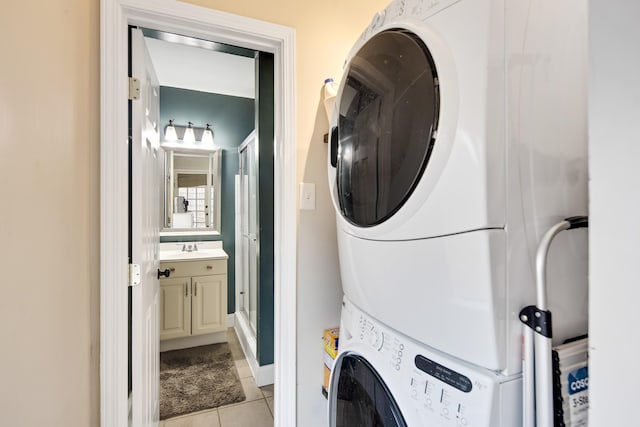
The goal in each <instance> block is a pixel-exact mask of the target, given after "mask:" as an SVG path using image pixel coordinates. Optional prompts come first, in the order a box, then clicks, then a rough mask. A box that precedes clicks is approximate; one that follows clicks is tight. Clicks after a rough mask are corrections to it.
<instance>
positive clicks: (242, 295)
mask: <svg viewBox="0 0 640 427" xmlns="http://www.w3.org/2000/svg"><path fill="white" fill-rule="evenodd" d="M256 142H257V139H256V133H255V130H254V131H253V132H252V133H251V134H249V136H248V137H247V138H246V139H245V141H244V142H243V143H242V144H241V145H240V147H238V157H239V164H240V171H239V172H240V184H239V187H240V188H239V191H240V195H239V197H240V217H241V218H240V225H241V227H240V232H239V236H240V239H241V241H242V242H244V229H243V228H242V225H243V222H244V219H245V218H244V211H243V210H242V209H243V207H247V206H245V205H244V196H245V187H244V182H243V173H242V172H243V170H244V168H243V166H244V163H243V157H242V153H243V152H244V151H247V150H250V146H252V147H253V150H252V151H249V152H248V153H247V155H252V156H253V162H254V165H255V168H254V173H255V174H256V177H255V179H256V182H255V184H256V188H255V191H256V202H255V220H256V224H255V233H253V234H254V236H255V239H254V246H255V257H256V264H255V269H256V271H255V275H256V283H255V289H254V294H255V298H256V319H255V324H253V323H252V318H251V313H250V312H249V311H247V310H246V308H247V305H248V306H249V309H250V307H251V294H249V295H247V294H246V290H247V289H246V286H247V285H248V286H249V287H250V286H251V283H248V284H247V277H246V276H245V269H244V268H245V265H244V264H245V261H248V259H249V258H250V257H251V252H250V248H251V242H250V239H251V234H252V233H249V232H248V233H247V234H248V236H247V239H248V241H247V244H248V247H249V254H248V256H247V259H245V252H244V246H243V245H241V248H240V250H241V254H242V255H241V256H240V259H237V258H236V262H238V263H239V264H240V265H239V270H241V273H240V278H241V281H240V283H241V286H237V287H236V311H237V312H239V314H240V315H244V316H245V317H246V319H245V320H246V321H247V323H248V325H249V327H250V328H251V329H252V331H253V334H254V337H255V338H257V335H258V319H257V309H258V308H257V304H258V301H257V294H258V287H259V286H260V275H259V274H258V272H259V271H260V227H259V222H260V206H259V204H258V200H259V197H260V194H259V188H258V184H259V179H260V177H259V175H258V171H259V169H260V166H259V158H258V152H257V151H256V150H257V145H256ZM247 186H250V183H248V184H247ZM247 191H249V190H247ZM249 221H250V218H249V219H248V220H247V222H249ZM248 226H250V224H248ZM249 231H250V230H249ZM237 244H238V242H236V245H237ZM248 276H249V279H248V280H249V282H250V280H251V271H249V272H248ZM237 277H238V276H236V283H238V280H237ZM250 290H251V289H250ZM247 300H248V301H247ZM240 301H242V303H241V305H242V308H243V310H240V304H239V302H240ZM252 350H253V352H254V356H256V357H257V353H256V343H253V347H252Z"/></svg>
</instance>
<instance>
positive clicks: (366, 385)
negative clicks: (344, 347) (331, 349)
mask: <svg viewBox="0 0 640 427" xmlns="http://www.w3.org/2000/svg"><path fill="white" fill-rule="evenodd" d="M334 369H336V373H337V375H338V378H337V380H336V381H337V384H336V385H332V393H331V395H330V396H329V399H331V402H330V408H331V409H330V418H331V419H330V426H331V427H352V426H367V427H406V426H407V424H406V423H405V421H404V418H403V417H402V414H401V413H400V409H399V408H398V405H397V404H396V401H395V400H394V398H393V396H392V395H391V393H390V392H389V389H388V388H387V386H386V385H385V383H384V382H383V381H382V379H381V378H380V375H378V373H377V372H376V371H375V370H374V369H373V367H372V366H371V365H370V364H369V363H368V362H367V361H366V360H365V359H364V358H363V357H362V356H359V355H355V354H346V355H345V356H344V357H342V358H340V359H339V360H337V361H336V366H335V368H334Z"/></svg>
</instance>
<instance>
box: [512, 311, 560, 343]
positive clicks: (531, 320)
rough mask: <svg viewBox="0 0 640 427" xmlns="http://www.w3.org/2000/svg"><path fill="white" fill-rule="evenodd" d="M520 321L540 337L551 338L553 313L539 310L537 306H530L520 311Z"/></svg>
mask: <svg viewBox="0 0 640 427" xmlns="http://www.w3.org/2000/svg"><path fill="white" fill-rule="evenodd" d="M520 321H521V322H522V323H524V324H525V325H527V326H528V327H530V328H531V329H533V330H534V331H535V332H537V333H538V334H540V335H543V336H545V337H547V338H551V337H552V335H553V332H552V330H551V312H550V311H543V310H540V309H538V307H536V306H535V305H528V306H526V307H525V308H523V309H522V310H520Z"/></svg>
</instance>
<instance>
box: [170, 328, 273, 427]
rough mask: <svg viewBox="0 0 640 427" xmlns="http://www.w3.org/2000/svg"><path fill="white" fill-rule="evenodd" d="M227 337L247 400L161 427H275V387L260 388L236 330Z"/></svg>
mask: <svg viewBox="0 0 640 427" xmlns="http://www.w3.org/2000/svg"><path fill="white" fill-rule="evenodd" d="M227 336H228V340H229V347H230V348H231V354H232V356H233V359H234V361H235V364H236V368H237V369H238V375H239V376H240V381H241V382H242V387H243V389H244V394H245V396H246V399H245V400H244V401H243V402H240V403H234V404H231V405H227V406H221V407H220V408H215V409H208V410H206V411H201V412H196V413H193V414H189V415H181V416H179V417H175V418H170V419H168V420H164V421H160V427H273V385H270V386H266V387H260V388H259V387H257V386H256V383H255V381H254V380H253V377H252V376H251V370H250V369H249V364H248V363H247V361H246V359H245V357H244V353H243V352H242V347H240V342H239V341H238V337H237V336H236V334H235V331H234V330H233V328H229V330H228V332H227Z"/></svg>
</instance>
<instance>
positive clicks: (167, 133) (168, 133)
mask: <svg viewBox="0 0 640 427" xmlns="http://www.w3.org/2000/svg"><path fill="white" fill-rule="evenodd" d="M164 139H165V141H177V140H178V135H177V134H176V128H175V127H174V126H173V120H169V125H168V126H167V127H166V128H165V129H164Z"/></svg>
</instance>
